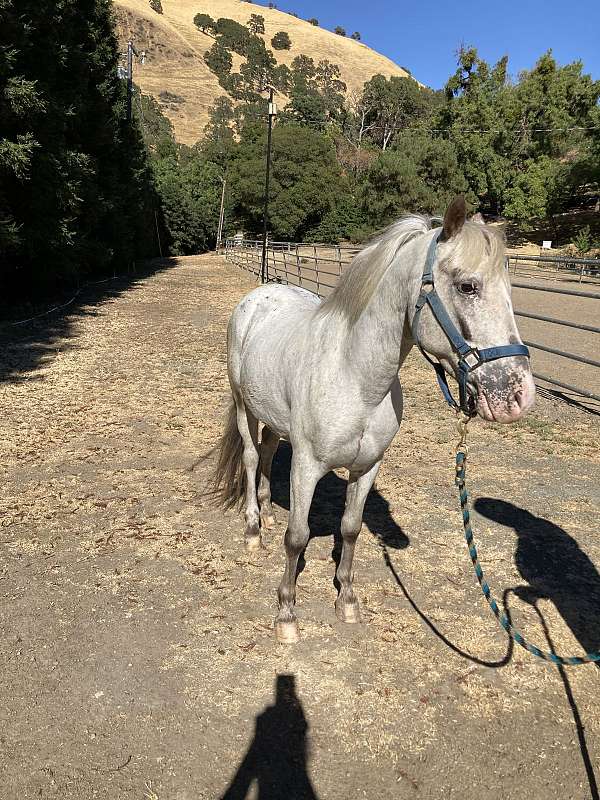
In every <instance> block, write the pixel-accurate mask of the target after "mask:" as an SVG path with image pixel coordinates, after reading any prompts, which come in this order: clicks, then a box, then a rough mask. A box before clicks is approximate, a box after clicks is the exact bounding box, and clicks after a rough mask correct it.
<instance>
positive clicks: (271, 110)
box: [260, 86, 277, 283]
mask: <svg viewBox="0 0 600 800" xmlns="http://www.w3.org/2000/svg"><path fill="white" fill-rule="evenodd" d="M267 113H268V120H269V122H268V130H267V174H266V177H265V208H264V214H263V243H262V262H261V269H260V279H261V282H262V283H266V282H267V281H268V280H269V266H268V264H267V229H268V225H269V180H270V177H271V138H272V133H273V118H274V117H275V116H277V106H276V105H275V102H274V100H273V87H272V86H270V87H269V106H268V112H267Z"/></svg>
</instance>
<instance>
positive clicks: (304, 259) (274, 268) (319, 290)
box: [225, 239, 600, 402]
mask: <svg viewBox="0 0 600 800" xmlns="http://www.w3.org/2000/svg"><path fill="white" fill-rule="evenodd" d="M261 248H262V242H261V241H258V240H253V239H227V240H226V242H225V258H226V259H227V260H228V261H229V262H231V263H233V264H236V265H237V266H238V267H241V268H242V269H245V270H247V271H248V272H250V273H252V274H253V275H255V276H256V277H258V278H260V273H261ZM360 250H361V248H360V247H351V246H345V245H331V244H312V243H311V244H302V243H299V242H270V243H269V247H268V248H267V262H266V263H267V274H268V276H269V280H271V281H276V282H279V283H286V284H290V285H292V286H301V287H303V288H305V289H308V290H309V291H311V292H314V293H315V294H317V295H319V296H320V297H326V296H327V295H328V294H329V293H330V292H331V291H332V290H333V289H334V288H335V286H336V283H337V280H338V278H339V276H340V275H341V274H342V272H343V271H344V269H345V268H346V267H347V266H348V265H349V264H350V262H351V261H352V259H353V258H354V256H355V255H356V254H357V253H359V252H360ZM514 258H515V256H507V264H506V266H507V269H509V270H511V259H514ZM517 258H520V259H528V260H532V261H536V262H541V261H545V262H548V261H550V262H552V261H558V262H560V265H561V268H564V265H565V264H568V263H572V264H573V265H574V266H573V268H572V269H570V268H568V267H567V268H566V269H567V271H568V272H569V274H571V275H572V274H573V272H574V271H575V272H577V270H580V271H579V272H578V273H577V274H579V282H582V278H583V275H584V273H583V269H584V268H586V269H589V270H592V272H590V273H589V277H591V278H594V277H595V275H598V277H599V278H600V260H594V259H565V258H558V259H556V258H552V257H537V256H519V257H517ZM511 271H512V272H513V273H514V268H513V269H512V270H511ZM586 274H588V273H586ZM536 277H546V276H545V275H541V274H540V273H537V274H536ZM552 277H553V278H554V279H556V275H555V274H554V275H553V276H552ZM512 285H513V286H514V287H516V288H522V289H528V290H530V291H540V292H552V293H554V294H561V295H569V296H575V297H582V298H588V299H593V300H600V293H599V292H591V291H583V290H575V289H566V288H557V287H553V286H552V287H551V286H541V285H533V284H529V283H521V282H518V281H513V282H512ZM514 313H515V316H517V317H525V318H528V319H533V320H537V321H539V322H546V323H550V324H553V325H561V326H563V327H567V328H571V329H574V330H580V331H585V332H587V333H591V334H600V327H597V326H594V325H584V324H582V323H578V322H574V321H570V320H565V319H558V318H556V317H548V316H544V315H542V314H533V313H530V312H527V311H522V310H515V312H514ZM525 344H526V345H527V346H528V347H531V348H534V349H537V350H540V351H543V352H547V353H551V354H553V355H557V356H560V357H561V358H565V359H568V360H570V361H573V362H575V363H579V364H585V365H586V366H588V367H590V368H593V369H600V361H596V360H594V359H591V358H586V357H585V356H582V355H578V354H576V353H570V352H567V351H565V350H559V349H558V348H555V347H550V346H549V345H548V344H545V343H543V342H532V341H526V342H525ZM533 374H534V377H535V378H536V379H537V380H538V381H543V382H544V383H548V384H551V385H553V386H557V387H559V388H561V389H565V390H567V391H569V392H573V393H574V394H578V395H580V396H581V397H585V398H587V399H590V400H595V401H597V402H600V394H597V393H595V392H591V391H589V390H588V389H584V388H581V387H577V386H573V385H572V384H569V383H566V382H564V381H561V380H559V379H558V378H557V377H555V376H548V375H544V374H541V373H536V372H534V373H533Z"/></svg>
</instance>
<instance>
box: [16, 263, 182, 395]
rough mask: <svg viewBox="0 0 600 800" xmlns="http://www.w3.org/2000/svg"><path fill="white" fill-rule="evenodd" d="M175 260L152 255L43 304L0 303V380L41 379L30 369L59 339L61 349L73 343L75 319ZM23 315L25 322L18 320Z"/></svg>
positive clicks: (35, 365)
mask: <svg viewBox="0 0 600 800" xmlns="http://www.w3.org/2000/svg"><path fill="white" fill-rule="evenodd" d="M176 263H177V261H176V259H173V258H163V259H155V260H153V261H149V262H147V263H145V264H144V267H143V270H141V271H135V272H133V271H132V272H130V273H128V274H127V275H119V276H116V277H109V278H105V279H103V280H98V281H91V282H89V283H87V284H83V286H81V287H79V289H78V288H76V287H73V288H71V290H70V291H67V292H65V293H63V294H62V295H60V296H57V297H55V298H54V302H53V303H48V304H46V303H45V304H44V305H43V306H40V305H39V304H37V305H31V304H25V305H23V306H22V307H21V308H18V309H14V308H12V309H10V310H9V309H8V308H7V307H6V306H5V307H3V308H2V307H0V317H1V318H2V321H1V322H0V382H11V383H17V382H22V381H32V380H33V381H35V380H41V378H40V377H37V376H36V377H33V376H31V375H30V374H29V373H31V372H34V371H35V370H36V369H37V368H38V367H39V366H40V364H41V363H42V362H43V361H45V360H46V359H47V358H49V357H50V356H51V355H52V354H54V353H55V352H56V349H57V345H58V343H59V342H60V347H61V349H66V348H69V347H72V346H73V344H72V341H73V339H74V327H75V322H76V321H77V320H78V319H80V318H81V317H86V316H95V315H96V314H97V313H98V311H97V309H99V308H100V307H101V306H102V305H103V304H104V303H107V302H108V301H110V300H113V299H115V298H116V297H119V296H120V295H122V294H124V293H125V292H127V291H129V290H131V289H134V288H135V287H136V286H139V285H141V284H142V283H143V282H144V281H145V280H146V279H148V278H149V277H151V276H152V275H154V274H156V273H157V272H161V271H162V270H165V269H169V268H170V267H172V266H174V265H175V264H176ZM49 309H50V310H49ZM38 315H39V316H38ZM30 318H32V319H30ZM25 319H27V320H28V321H27V322H25V324H18V323H19V322H20V321H21V320H25ZM65 342H66V343H65Z"/></svg>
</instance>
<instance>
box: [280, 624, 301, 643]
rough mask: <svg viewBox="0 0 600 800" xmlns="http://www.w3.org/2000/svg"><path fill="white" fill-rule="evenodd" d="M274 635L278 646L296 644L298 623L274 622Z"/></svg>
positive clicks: (298, 636) (298, 631)
mask: <svg viewBox="0 0 600 800" xmlns="http://www.w3.org/2000/svg"><path fill="white" fill-rule="evenodd" d="M275 635H276V636H277V641H278V642H279V644H296V643H297V642H298V641H300V630H299V629H298V623H297V622H296V621H294V622H281V621H280V620H276V621H275Z"/></svg>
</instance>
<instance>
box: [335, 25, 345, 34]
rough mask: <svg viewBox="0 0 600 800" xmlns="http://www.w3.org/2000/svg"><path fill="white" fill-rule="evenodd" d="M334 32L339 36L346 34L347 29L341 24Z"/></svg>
mask: <svg viewBox="0 0 600 800" xmlns="http://www.w3.org/2000/svg"><path fill="white" fill-rule="evenodd" d="M333 32H334V33H337V35H338V36H345V35H346V30H345V29H344V28H342V26H341V25H338V26H337V27H336V28H334V29H333Z"/></svg>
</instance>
